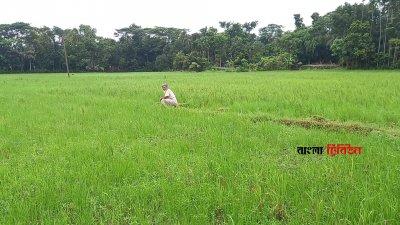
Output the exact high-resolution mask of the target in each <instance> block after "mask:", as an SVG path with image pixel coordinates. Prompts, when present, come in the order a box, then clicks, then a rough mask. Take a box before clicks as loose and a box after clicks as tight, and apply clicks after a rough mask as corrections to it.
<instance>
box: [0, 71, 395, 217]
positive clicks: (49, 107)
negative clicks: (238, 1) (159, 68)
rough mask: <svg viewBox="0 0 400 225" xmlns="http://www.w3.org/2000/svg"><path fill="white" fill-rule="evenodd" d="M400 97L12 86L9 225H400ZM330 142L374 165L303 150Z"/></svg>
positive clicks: (334, 90) (246, 85)
mask: <svg viewBox="0 0 400 225" xmlns="http://www.w3.org/2000/svg"><path fill="white" fill-rule="evenodd" d="M162 83H168V84H169V85H170V87H171V89H172V90H173V91H174V92H175V94H176V96H177V99H178V101H179V102H181V103H185V104H184V105H183V107H180V108H165V107H162V106H161V105H160V103H159V102H158V100H159V97H160V96H161V95H162V90H161V84H162ZM399 90H400V72H399V71H345V70H343V71H341V70H339V71H336V70H332V71H278V72H277V71H274V72H254V73H226V72H203V73H185V72H168V73H167V72H162V73H115V74H108V73H90V74H89V73H88V74H84V73H82V74H75V75H74V76H72V77H71V78H70V79H69V78H67V77H66V75H65V74H15V75H0V104H1V106H0V137H1V139H0V153H1V154H0V156H1V161H0V186H1V193H0V223H1V224H27V223H30V224H37V223H40V224H53V223H57V224H58V223H72V224H93V223H95V224H98V223H100V224H280V223H287V224H397V223H398V222H399V221H400V215H399V214H398V212H399V211H400V201H399V197H400V158H399V157H400V104H399V99H400V91H399ZM328 143H334V144H351V145H352V146H361V147H362V153H361V154H356V155H337V156H335V157H332V156H329V155H327V154H325V153H324V154H322V155H300V154H298V153H297V150H296V149H297V147H299V146H324V147H325V146H326V145H327V144H328Z"/></svg>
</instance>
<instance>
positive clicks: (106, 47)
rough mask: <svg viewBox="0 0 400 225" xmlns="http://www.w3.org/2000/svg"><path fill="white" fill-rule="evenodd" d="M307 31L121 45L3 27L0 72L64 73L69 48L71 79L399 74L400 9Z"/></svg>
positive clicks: (69, 33)
mask: <svg viewBox="0 0 400 225" xmlns="http://www.w3.org/2000/svg"><path fill="white" fill-rule="evenodd" d="M311 18H312V25H311V26H305V25H304V23H303V18H302V17H301V15H300V14H295V15H294V23H295V26H296V29H295V30H294V31H287V32H284V31H283V26H281V25H277V24H269V25H268V26H266V27H262V28H260V29H258V34H256V32H255V31H256V30H255V29H256V27H257V23H258V22H257V21H253V22H248V23H244V24H241V23H234V22H220V27H221V28H222V32H219V31H218V30H217V29H216V28H214V27H205V28H203V29H200V30H199V32H197V33H193V34H190V33H189V32H188V30H186V29H177V28H166V27H154V28H142V27H140V26H138V25H135V24H132V25H130V26H129V27H126V28H121V29H117V30H116V32H115V37H116V38H115V39H111V38H103V37H99V36H97V35H96V29H94V28H92V27H90V26H88V25H80V26H79V28H74V29H65V30H63V29H61V28H59V27H53V28H49V27H42V28H37V27H32V26H30V25H29V24H27V23H22V22H18V23H13V24H0V72H3V73H4V72H5V73H16V72H60V71H65V70H66V63H65V56H64V43H65V49H66V52H67V55H68V57H67V58H68V61H69V63H68V64H69V68H70V70H71V71H74V72H77V71H170V70H191V71H202V70H206V69H212V68H214V69H225V70H235V71H249V70H253V71H254V70H280V69H296V68H299V67H300V66H301V65H306V64H332V63H333V64H339V65H340V66H344V67H347V68H389V69H395V68H400V57H399V55H400V49H399V48H400V1H399V0H377V1H375V0H371V1H370V2H369V3H366V4H354V5H351V4H348V3H346V4H345V5H342V6H339V7H338V8H337V9H336V10H335V11H333V12H330V13H328V14H326V15H324V16H320V15H319V14H318V13H313V14H312V16H311Z"/></svg>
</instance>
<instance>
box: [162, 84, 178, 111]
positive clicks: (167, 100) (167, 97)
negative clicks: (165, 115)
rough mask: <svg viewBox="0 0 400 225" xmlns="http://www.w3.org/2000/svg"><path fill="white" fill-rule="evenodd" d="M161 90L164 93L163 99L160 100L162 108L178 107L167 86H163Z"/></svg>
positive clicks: (173, 95) (172, 93)
mask: <svg viewBox="0 0 400 225" xmlns="http://www.w3.org/2000/svg"><path fill="white" fill-rule="evenodd" d="M162 89H163V91H164V93H165V94H164V97H161V98H160V101H161V104H163V105H164V106H174V107H177V106H178V101H177V100H176V97H175V94H174V92H172V90H171V89H169V87H168V84H163V85H162Z"/></svg>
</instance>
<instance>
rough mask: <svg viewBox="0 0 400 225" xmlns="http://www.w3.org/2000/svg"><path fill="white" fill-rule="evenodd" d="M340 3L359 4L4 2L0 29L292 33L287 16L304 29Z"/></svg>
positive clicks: (298, 0) (313, 0) (330, 0)
mask: <svg viewBox="0 0 400 225" xmlns="http://www.w3.org/2000/svg"><path fill="white" fill-rule="evenodd" d="M345 2H349V3H351V4H353V3H361V2H362V0H275V1H271V0H241V1H239V0H202V1H200V0H198V1H192V0H141V1H136V0H97V1H96V0H93V1H88V0H64V1H54V0H5V1H2V2H1V3H0V24H4V23H14V22H26V23H29V24H31V25H33V26H36V27H42V26H48V27H53V26H58V27H60V28H63V29H67V28H74V27H78V26H79V25H80V24H85V25H90V26H92V27H94V28H96V29H97V34H98V35H99V36H103V37H113V34H114V31H115V29H119V28H123V27H127V26H129V25H130V24H132V23H135V24H136V25H139V26H142V27H154V26H164V27H176V28H186V29H189V30H190V32H192V33H193V32H197V31H198V30H199V29H201V28H203V27H205V26H208V27H210V26H213V27H216V28H218V29H219V23H218V22H219V21H232V22H240V23H244V22H250V21H254V20H257V21H258V26H257V28H256V29H257V30H258V29H259V28H261V27H264V26H267V25H268V24H270V23H275V24H279V25H283V26H284V27H285V28H284V30H293V29H294V19H293V14H296V13H300V14H301V16H302V17H303V18H304V23H305V24H306V25H307V26H308V25H310V24H311V18H310V16H311V14H312V13H313V12H318V13H319V14H320V15H321V16H322V15H325V14H326V13H327V12H330V11H333V10H335V9H336V8H337V7H338V6H339V5H342V4H344V3H345ZM366 2H368V1H366ZM219 30H221V29H219Z"/></svg>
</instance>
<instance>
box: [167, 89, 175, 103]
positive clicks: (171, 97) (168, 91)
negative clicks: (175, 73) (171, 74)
mask: <svg viewBox="0 0 400 225" xmlns="http://www.w3.org/2000/svg"><path fill="white" fill-rule="evenodd" d="M164 96H168V99H171V100H173V101H175V102H176V97H175V94H174V92H172V91H171V89H169V88H168V90H166V91H165V95H164Z"/></svg>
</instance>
